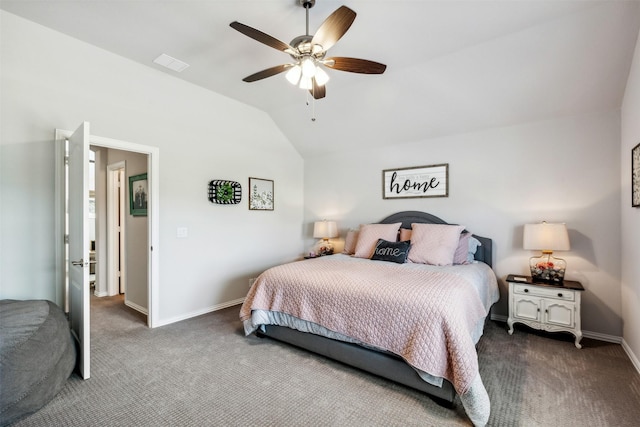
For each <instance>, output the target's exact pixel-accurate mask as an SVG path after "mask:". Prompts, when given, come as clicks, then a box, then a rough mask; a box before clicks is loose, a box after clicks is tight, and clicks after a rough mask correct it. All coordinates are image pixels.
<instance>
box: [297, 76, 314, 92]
mask: <svg viewBox="0 0 640 427" xmlns="http://www.w3.org/2000/svg"><path fill="white" fill-rule="evenodd" d="M312 87H313V79H312V78H311V77H306V76H305V75H304V74H303V75H302V78H300V89H305V90H309V89H311V88H312Z"/></svg>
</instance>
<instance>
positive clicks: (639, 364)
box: [622, 338, 640, 374]
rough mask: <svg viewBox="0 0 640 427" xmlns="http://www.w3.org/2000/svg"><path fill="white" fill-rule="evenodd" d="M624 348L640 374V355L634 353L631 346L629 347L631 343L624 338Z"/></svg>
mask: <svg viewBox="0 0 640 427" xmlns="http://www.w3.org/2000/svg"><path fill="white" fill-rule="evenodd" d="M622 348H623V349H624V351H625V353H627V356H629V359H631V363H633V366H634V367H635V368H636V371H638V373H639V374H640V360H638V357H637V356H636V355H635V354H634V353H633V350H631V347H629V344H627V342H626V341H625V340H624V338H623V339H622Z"/></svg>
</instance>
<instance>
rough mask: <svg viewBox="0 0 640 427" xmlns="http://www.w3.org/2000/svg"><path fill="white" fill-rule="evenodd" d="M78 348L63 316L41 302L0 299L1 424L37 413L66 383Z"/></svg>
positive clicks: (48, 302)
mask: <svg viewBox="0 0 640 427" xmlns="http://www.w3.org/2000/svg"><path fill="white" fill-rule="evenodd" d="M75 362H76V349H75V347H74V343H73V340H72V338H71V332H70V329H69V323H68V321H67V318H66V316H65V314H64V312H63V311H62V310H61V309H60V307H58V306H57V305H55V304H54V303H52V302H51V301H45V300H29V301H18V300H1V301H0V426H4V425H8V424H11V423H13V422H15V421H17V420H18V419H20V418H22V417H24V416H26V415H28V414H31V413H33V412H36V411H37V410H38V409H40V408H41V407H43V406H44V405H45V404H47V403H48V402H49V401H50V400H51V399H52V398H53V397H54V396H55V395H56V394H57V393H58V392H59V391H60V390H61V389H62V387H63V386H64V385H65V383H66V381H67V379H68V378H69V376H70V375H71V372H72V371H73V368H74V366H75Z"/></svg>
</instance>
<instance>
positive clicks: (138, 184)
mask: <svg viewBox="0 0 640 427" xmlns="http://www.w3.org/2000/svg"><path fill="white" fill-rule="evenodd" d="M148 201H149V182H148V181H147V174H146V173H143V174H140V175H135V176H130V177H129V213H130V214H131V215H133V216H147V202H148Z"/></svg>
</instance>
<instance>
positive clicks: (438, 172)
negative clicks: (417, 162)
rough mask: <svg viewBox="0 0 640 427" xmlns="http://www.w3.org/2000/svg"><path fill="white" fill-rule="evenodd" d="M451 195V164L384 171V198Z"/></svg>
mask: <svg viewBox="0 0 640 427" xmlns="http://www.w3.org/2000/svg"><path fill="white" fill-rule="evenodd" d="M416 197H449V164H448V163H444V164H440V165H429V166H413V167H408V168H398V169H386V170H383V171H382V198H383V199H407V198H416Z"/></svg>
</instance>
